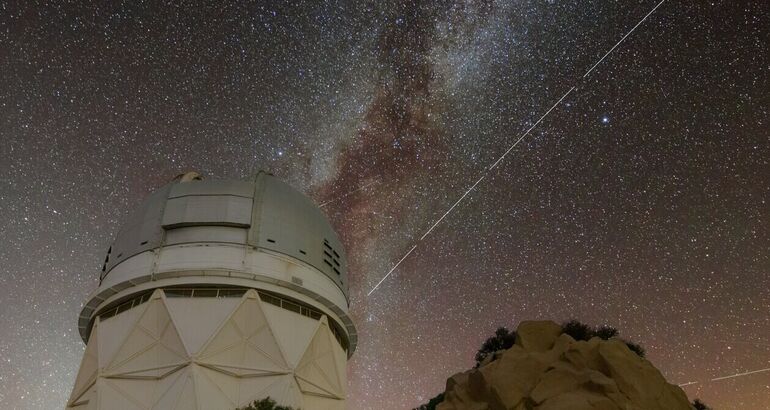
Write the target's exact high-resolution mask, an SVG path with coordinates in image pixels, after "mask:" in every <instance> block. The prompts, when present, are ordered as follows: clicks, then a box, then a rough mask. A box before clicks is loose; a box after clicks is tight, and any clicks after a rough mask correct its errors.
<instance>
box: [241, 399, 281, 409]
mask: <svg viewBox="0 0 770 410" xmlns="http://www.w3.org/2000/svg"><path fill="white" fill-rule="evenodd" d="M238 410H294V409H293V408H291V407H287V406H281V405H278V404H276V403H275V400H273V399H271V398H270V397H265V398H264V399H262V400H259V401H255V402H253V403H251V404H249V405H248V406H246V407H241V408H239V409H238Z"/></svg>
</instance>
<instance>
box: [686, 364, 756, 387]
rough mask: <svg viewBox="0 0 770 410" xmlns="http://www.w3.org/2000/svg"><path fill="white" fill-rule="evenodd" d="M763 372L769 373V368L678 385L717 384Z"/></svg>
mask: <svg viewBox="0 0 770 410" xmlns="http://www.w3.org/2000/svg"><path fill="white" fill-rule="evenodd" d="M765 372H770V367H768V368H766V369H759V370H751V371H748V372H742V373H735V374H730V375H727V376H719V377H715V378H713V379H709V380H707V381H704V382H686V383H682V384H680V385H679V387H685V386H692V385H695V384H705V383H710V382H718V381H720V380H727V379H734V378H736V377H744V376H750V375H752V374H757V373H765Z"/></svg>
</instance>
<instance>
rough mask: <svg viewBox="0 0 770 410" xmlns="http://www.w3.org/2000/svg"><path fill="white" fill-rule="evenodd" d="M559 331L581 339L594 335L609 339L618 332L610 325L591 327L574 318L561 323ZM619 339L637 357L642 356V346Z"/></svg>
mask: <svg viewBox="0 0 770 410" xmlns="http://www.w3.org/2000/svg"><path fill="white" fill-rule="evenodd" d="M561 332H562V333H566V334H568V335H570V337H572V338H573V339H575V340H582V341H588V340H591V339H592V338H594V337H598V338H600V339H602V340H609V339H613V338H617V337H618V334H619V333H620V332H618V329H615V328H614V327H611V326H600V327H598V328H592V327H591V326H588V325H587V324H585V323H582V322H578V321H577V320H574V319H573V320H570V321H568V322H565V323H564V324H562V325H561ZM620 340H622V341H623V343H625V344H626V346H628V348H629V349H630V350H631V351H632V352H634V353H636V354H637V355H638V356H639V357H644V348H643V347H642V346H639V345H638V344H636V343H633V342H629V341H627V340H623V339H620Z"/></svg>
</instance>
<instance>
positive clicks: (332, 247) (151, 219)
mask: <svg viewBox="0 0 770 410" xmlns="http://www.w3.org/2000/svg"><path fill="white" fill-rule="evenodd" d="M207 227H231V228H241V229H236V230H235V231H237V232H239V234H233V235H224V236H223V235H219V236H216V237H212V236H211V235H210V234H209V232H213V231H210V230H209V231H207V229H210V228H207ZM220 231H221V230H220ZM244 231H245V235H243V234H242V233H243V232H244ZM180 241H182V242H180ZM184 241H190V242H194V241H197V242H228V243H234V244H242V245H249V246H252V247H255V248H261V249H265V250H268V251H272V252H278V253H281V254H284V255H287V256H290V257H292V258H294V259H297V260H299V261H301V262H304V263H306V264H308V265H310V266H312V267H314V268H316V269H317V270H318V271H320V272H322V273H323V274H324V275H326V276H327V277H328V278H329V279H331V280H332V281H333V282H334V283H336V284H337V286H339V287H340V289H341V290H342V292H343V293H344V295H345V297H346V298H349V296H348V277H347V276H348V274H347V272H348V271H347V260H346V258H345V252H344V250H343V248H342V244H341V243H340V241H339V238H338V237H337V234H336V233H335V232H334V229H332V226H331V225H330V224H329V221H328V220H327V219H326V216H325V215H324V214H323V213H322V212H321V210H320V208H319V207H318V206H317V205H316V204H315V203H314V202H313V201H312V200H310V198H308V197H307V196H305V195H304V194H302V193H301V192H299V191H297V190H296V189H294V188H292V187H291V186H289V185H288V184H286V183H284V182H282V181H280V180H279V179H278V178H276V177H274V176H272V175H271V174H268V173H265V172H262V171H260V172H259V173H258V174H257V175H255V176H254V177H252V178H250V179H248V180H229V179H226V180H201V179H200V178H198V177H197V175H193V174H185V175H184V176H180V178H177V179H176V180H175V181H173V182H171V183H169V184H167V185H165V186H164V187H162V188H160V189H159V190H157V191H155V192H154V193H153V194H152V195H150V197H149V198H147V199H146V200H145V201H144V202H143V203H142V204H141V205H140V207H139V208H138V209H137V210H136V212H134V213H133V214H132V215H131V216H130V217H129V218H128V219H127V220H126V222H125V223H124V225H123V226H122V228H121V229H120V231H119V232H118V234H117V236H116V238H115V241H114V242H113V244H112V246H111V247H110V250H109V251H108V254H107V258H106V260H105V263H104V266H103V268H102V274H101V276H100V279H101V280H104V279H105V278H106V277H108V276H109V274H110V272H111V271H112V269H113V268H114V267H115V266H117V265H119V264H120V263H121V262H123V261H125V260H126V259H128V258H130V257H132V256H134V255H137V254H139V253H142V252H145V251H148V250H152V249H156V248H161V247H163V246H166V245H170V244H176V243H184Z"/></svg>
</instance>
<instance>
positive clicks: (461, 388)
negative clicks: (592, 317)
mask: <svg viewBox="0 0 770 410" xmlns="http://www.w3.org/2000/svg"><path fill="white" fill-rule="evenodd" d="M516 333H517V337H516V344H515V345H514V346H513V347H511V348H510V349H508V350H504V351H500V352H497V353H496V354H494V355H490V357H488V358H487V360H486V361H485V362H484V363H482V365H481V366H480V367H479V368H478V369H472V370H469V371H467V372H464V373H458V374H456V375H454V376H452V377H451V378H449V379H448V380H447V385H446V392H445V398H444V401H443V402H442V403H441V404H439V405H438V407H437V409H438V410H530V409H537V410H562V409H565V410H566V409H569V410H616V409H617V410H658V409H659V410H679V409H681V410H691V409H692V407H691V406H690V403H689V401H688V400H687V396H686V395H685V393H684V391H682V389H680V388H679V387H677V386H674V385H672V384H669V383H668V382H666V379H664V378H663V375H661V374H660V372H659V371H658V369H656V368H655V367H654V366H653V365H652V364H651V363H650V362H649V361H647V360H645V359H643V358H641V357H639V356H637V355H636V353H634V352H632V351H631V350H629V349H628V347H627V346H626V345H625V343H623V342H622V341H620V340H612V339H611V340H607V341H605V340H601V339H599V338H593V339H591V340H589V341H587V342H584V341H575V340H574V339H572V338H571V337H570V336H568V335H566V334H561V327H560V326H559V325H557V324H556V323H553V322H522V323H521V324H520V325H519V328H518V329H516Z"/></svg>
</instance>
